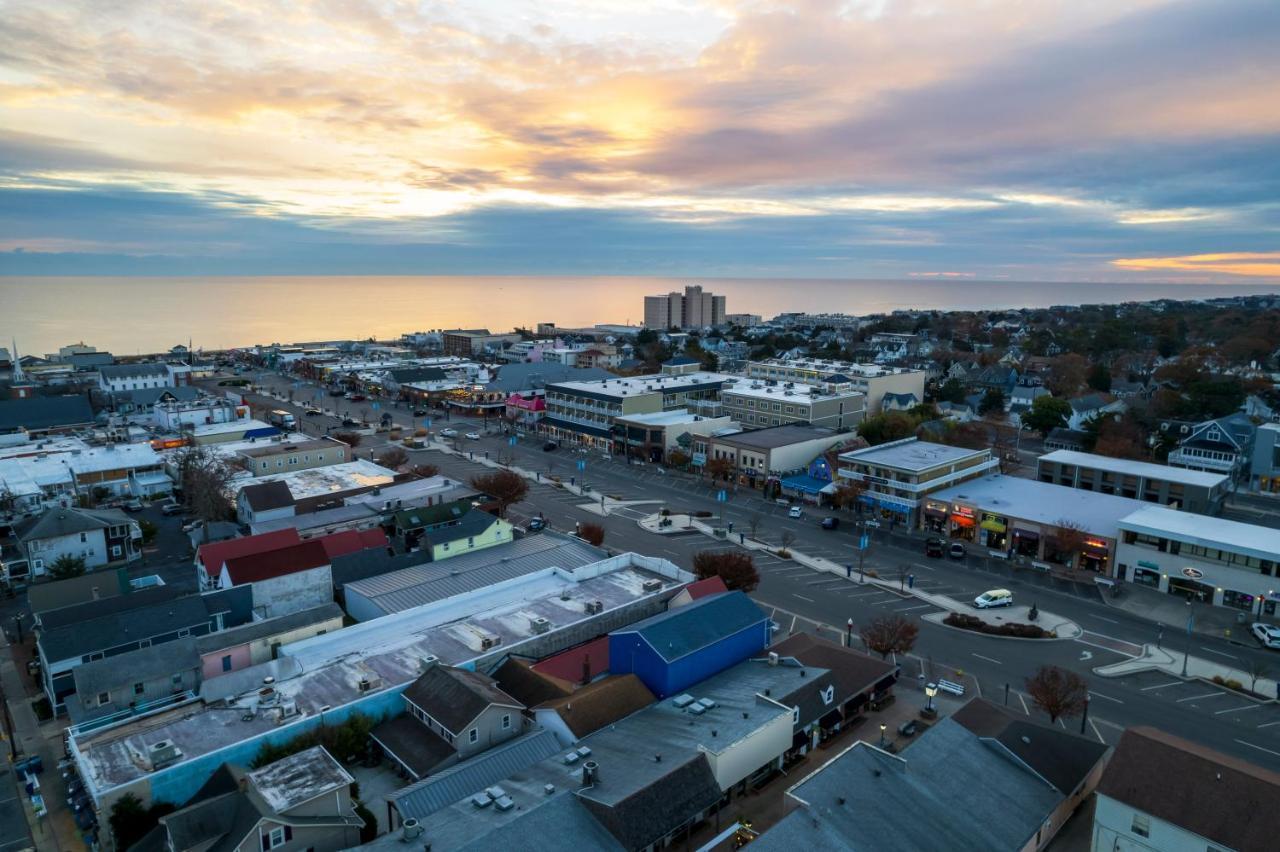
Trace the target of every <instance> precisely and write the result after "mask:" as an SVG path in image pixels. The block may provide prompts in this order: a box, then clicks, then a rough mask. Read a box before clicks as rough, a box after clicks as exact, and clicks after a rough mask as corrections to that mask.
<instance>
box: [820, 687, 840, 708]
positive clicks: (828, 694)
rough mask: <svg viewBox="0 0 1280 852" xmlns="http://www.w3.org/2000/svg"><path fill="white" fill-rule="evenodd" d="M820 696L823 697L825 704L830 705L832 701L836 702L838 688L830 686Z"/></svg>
mask: <svg viewBox="0 0 1280 852" xmlns="http://www.w3.org/2000/svg"><path fill="white" fill-rule="evenodd" d="M819 694H820V695H821V696H822V703H823V704H830V703H831V702H832V701H835V700H836V688H835V687H834V686H832V685H830V684H828V685H827V686H826V687H824V688H823V690H822V692H821V693H819Z"/></svg>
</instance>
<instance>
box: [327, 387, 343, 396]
mask: <svg viewBox="0 0 1280 852" xmlns="http://www.w3.org/2000/svg"><path fill="white" fill-rule="evenodd" d="M346 395H347V392H346V391H344V390H343V389H342V388H330V389H329V396H346Z"/></svg>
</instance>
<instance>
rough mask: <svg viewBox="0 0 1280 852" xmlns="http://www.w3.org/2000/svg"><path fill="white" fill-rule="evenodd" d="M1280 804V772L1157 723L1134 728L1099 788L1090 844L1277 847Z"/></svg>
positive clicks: (1172, 851)
mask: <svg viewBox="0 0 1280 852" xmlns="http://www.w3.org/2000/svg"><path fill="white" fill-rule="evenodd" d="M1278 808H1280V773H1276V772H1274V771H1273V770H1271V769H1264V768H1262V767H1261V766H1255V765H1254V764H1252V763H1246V762H1245V761H1243V760H1239V759H1238V758H1234V757H1229V756H1228V755H1225V754H1221V753H1219V752H1216V751H1213V750H1212V749H1209V748H1205V747H1204V746H1202V745H1198V744H1196V743H1193V742H1189V741H1188V740H1184V739H1182V738H1180V737H1175V736H1173V735H1172V734H1166V733H1165V732H1164V731H1157V730H1155V729H1154V728H1148V727H1135V728H1129V729H1127V730H1126V731H1125V732H1124V733H1123V734H1122V735H1121V736H1120V743H1119V745H1117V746H1116V751H1115V755H1114V756H1113V757H1112V758H1111V763H1110V764H1109V765H1108V766H1107V771H1106V772H1105V773H1103V776H1102V783H1101V784H1100V785H1099V786H1098V803H1097V806H1096V808H1095V810H1094V814H1093V842H1092V845H1091V846H1090V848H1091V850H1092V852H1111V850H1119V849H1125V850H1134V852H1142V851H1143V850H1150V852H1156V850H1159V852H1205V850H1211V852H1219V850H1221V852H1227V850H1232V852H1245V850H1252V849H1271V848H1273V847H1274V846H1275V826H1274V824H1273V822H1272V820H1271V819H1270V815H1271V814H1274V813H1276V812H1277V809H1278Z"/></svg>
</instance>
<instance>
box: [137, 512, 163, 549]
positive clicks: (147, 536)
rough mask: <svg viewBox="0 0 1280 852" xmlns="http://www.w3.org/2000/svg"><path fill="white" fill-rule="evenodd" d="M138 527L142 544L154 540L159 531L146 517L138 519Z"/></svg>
mask: <svg viewBox="0 0 1280 852" xmlns="http://www.w3.org/2000/svg"><path fill="white" fill-rule="evenodd" d="M138 529H139V530H140V531H141V532H142V543H143V544H144V545H145V544H150V543H151V542H153V541H155V540H156V535H157V534H158V533H159V532H160V530H159V528H158V527H157V526H156V525H155V524H154V523H152V522H151V521H148V520H147V519H146V518H140V519H139V520H138Z"/></svg>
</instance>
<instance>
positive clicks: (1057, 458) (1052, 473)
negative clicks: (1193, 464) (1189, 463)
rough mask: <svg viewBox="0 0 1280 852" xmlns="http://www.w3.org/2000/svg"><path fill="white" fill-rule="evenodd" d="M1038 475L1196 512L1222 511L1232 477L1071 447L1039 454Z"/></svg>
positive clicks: (1046, 479)
mask: <svg viewBox="0 0 1280 852" xmlns="http://www.w3.org/2000/svg"><path fill="white" fill-rule="evenodd" d="M1036 477H1037V478H1038V479H1039V480H1040V481H1041V482H1052V483H1054V484H1056V485H1065V486H1067V487H1069V488H1081V489H1083V490H1085V491H1097V492H1098V493H1100V494H1118V495H1120V496H1121V497H1129V498H1132V499H1135V500H1145V501H1146V502H1148V503H1159V504H1160V505H1162V506H1169V507H1171V508H1174V509H1182V510H1183V511H1186V512H1195V513H1196V514H1200V515H1218V514H1221V513H1222V504H1223V501H1225V500H1226V498H1227V492H1228V491H1229V489H1230V486H1231V482H1230V480H1229V479H1228V478H1227V477H1226V476H1225V475H1223V474H1219V473H1207V472H1204V471H1195V470H1187V469H1185V468H1176V467H1169V466H1167V465H1162V464H1152V463H1150V462H1142V461H1133V460H1131V459H1117V458H1112V457H1110V456H1100V455H1096V454H1094V453H1080V452H1074V451H1071V450H1056V451H1054V452H1051V453H1047V454H1045V455H1043V456H1040V458H1039V460H1038V461H1037V462H1036Z"/></svg>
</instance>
